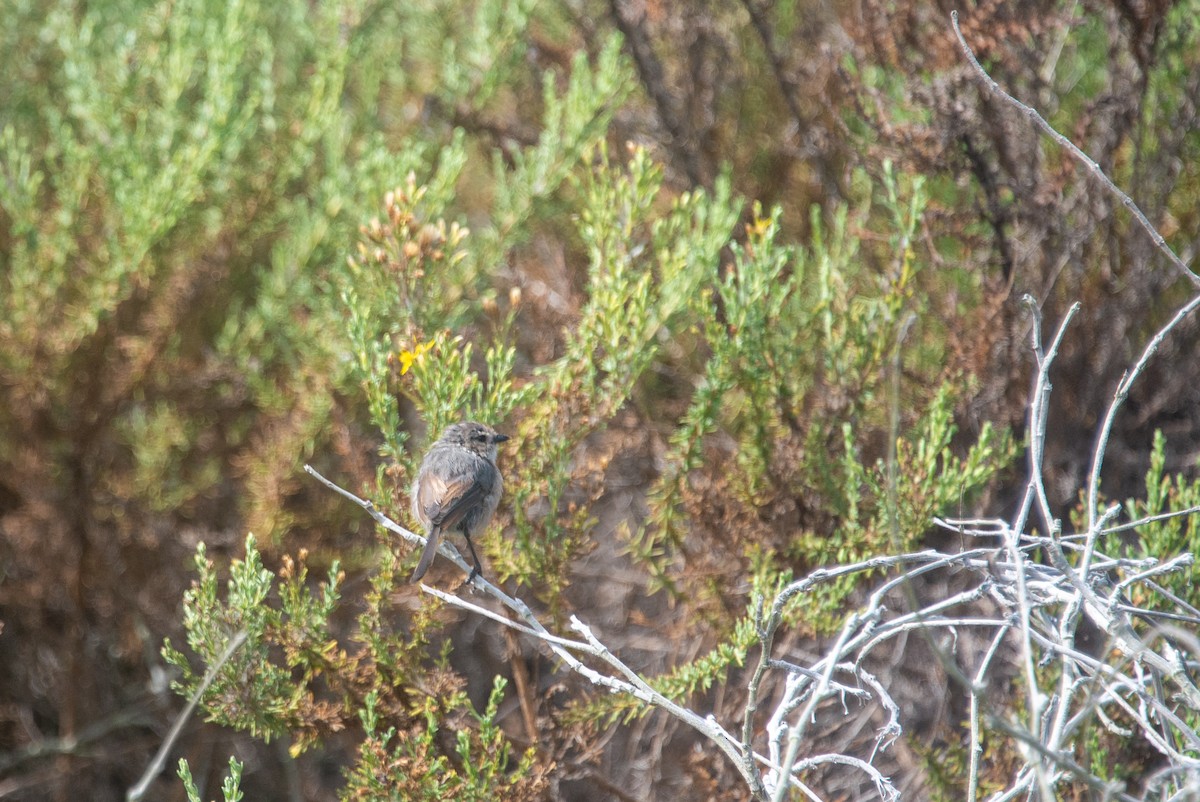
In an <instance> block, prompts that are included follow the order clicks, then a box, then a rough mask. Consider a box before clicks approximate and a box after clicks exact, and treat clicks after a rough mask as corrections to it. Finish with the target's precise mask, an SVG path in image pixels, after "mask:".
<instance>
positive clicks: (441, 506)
mask: <svg viewBox="0 0 1200 802" xmlns="http://www.w3.org/2000/svg"><path fill="white" fill-rule="evenodd" d="M495 470H496V469H495V468H493V467H492V466H491V464H490V463H488V462H487V461H482V464H481V465H480V466H478V469H477V472H476V473H474V474H465V473H464V474H458V475H457V476H453V477H451V478H449V479H447V480H440V479H434V480H433V481H427V482H426V483H425V485H424V486H423V487H422V488H421V490H422V492H421V493H420V498H419V499H418V501H419V503H420V504H421V508H422V509H423V510H424V511H425V514H426V515H428V516H429V525H430V527H437V528H438V529H441V530H442V531H454V530H455V529H457V528H458V525H459V524H461V523H462V520H463V517H464V516H466V514H467V513H468V512H470V511H471V510H473V509H475V508H476V507H477V505H478V504H480V503H481V502H482V501H483V499H484V497H485V496H487V493H488V488H490V487H491V486H492V484H493V480H492V473H494V472H495ZM430 478H431V479H433V477H430Z"/></svg>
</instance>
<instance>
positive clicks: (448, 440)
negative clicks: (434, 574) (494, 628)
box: [412, 422, 508, 582]
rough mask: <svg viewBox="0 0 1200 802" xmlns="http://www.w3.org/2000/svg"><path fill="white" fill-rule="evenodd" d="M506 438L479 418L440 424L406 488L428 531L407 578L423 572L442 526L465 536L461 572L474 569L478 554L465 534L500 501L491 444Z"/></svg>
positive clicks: (480, 525)
mask: <svg viewBox="0 0 1200 802" xmlns="http://www.w3.org/2000/svg"><path fill="white" fill-rule="evenodd" d="M507 439H508V435H506V434H497V433H496V430H495V429H493V428H492V427H491V426H487V425H485V424H482V423H474V422H468V423H455V424H452V425H451V426H448V427H446V430H445V431H444V432H442V436H441V438H440V439H439V440H438V441H437V442H436V443H434V444H433V447H432V448H430V449H429V453H428V454H426V455H425V459H424V460H422V462H421V470H420V471H419V472H418V473H417V479H416V481H415V482H413V488H412V510H413V515H415V516H417V519H418V520H419V521H420V522H421V524H422V526H424V527H425V531H426V533H427V535H428V537H429V540H428V542H426V544H425V551H423V552H421V561H420V562H418V563H417V570H415V571H413V575H412V581H413V582H416V581H417V580H418V579H420V578H421V577H423V576H425V572H426V571H428V570H429V566H430V564H431V563H432V562H433V555H434V554H436V553H437V547H438V542H439V541H440V540H441V539H442V533H443V532H461V533H462V534H463V536H464V537H466V539H467V548H468V549H470V550H471V559H473V560H474V561H475V567H474V568H472V569H471V574H470V575H469V576H468V577H467V582H470V581H471V580H472V579H474V578H475V577H476V576H478V575H479V556H478V555H477V554H475V546H474V545H473V544H472V543H471V536H472V535H476V534H479V533H480V532H482V531H483V530H484V529H486V528H487V525H488V522H489V521H491V520H492V515H493V513H495V512H496V505H498V504H499V503H500V494H501V493H503V492H504V483H503V482H502V481H501V479H500V469H499V468H497V467H496V446H497V445H499V444H500V443H503V442H504V441H505V440H507Z"/></svg>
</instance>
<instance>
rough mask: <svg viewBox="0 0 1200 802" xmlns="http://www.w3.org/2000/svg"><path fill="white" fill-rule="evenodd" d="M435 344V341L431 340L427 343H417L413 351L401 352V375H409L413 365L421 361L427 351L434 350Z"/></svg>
mask: <svg viewBox="0 0 1200 802" xmlns="http://www.w3.org/2000/svg"><path fill="white" fill-rule="evenodd" d="M433 343H434V341H433V340H430V341H429V342H427V343H417V344H416V345H415V346H414V347H413V349H412V350H411V351H401V352H400V375H401V376H403V375H404V374H405V373H408V371H409V369H410V368H412V366H413V364H414V363H416V362H417V361H418V360H420V359H421V357H422V356H424V355H425V352H426V351H428V350H429V349H430V348H433Z"/></svg>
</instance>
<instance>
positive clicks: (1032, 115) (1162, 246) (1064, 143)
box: [950, 11, 1200, 287]
mask: <svg viewBox="0 0 1200 802" xmlns="http://www.w3.org/2000/svg"><path fill="white" fill-rule="evenodd" d="M950 22H951V24H952V25H953V26H954V35H955V36H957V37H958V44H959V47H961V48H962V51H963V54H964V55H966V57H967V61H969V62H970V63H971V67H973V68H974V70H975V74H976V75H978V76H979V79H980V80H981V81H983V83H984V84H985V85H986V86H987V88H988V89H990V90H991V91H992V93H993V94H995V95H998V96H999V97H1001V98H1003V99H1004V100H1005V101H1007V102H1008V103H1010V104H1012V105H1013V107H1014V108H1016V109H1018V110H1019V111H1020V112H1021V113H1022V114H1024V115H1025V116H1026V117H1027V118H1028V119H1029V120H1030V121H1031V122H1033V124H1034V125H1036V126H1037V127H1038V128H1040V129H1042V131H1044V132H1045V133H1046V135H1047V136H1049V137H1050V138H1051V139H1053V140H1054V141H1055V142H1057V143H1058V144H1059V145H1060V146H1061V147H1063V148H1065V149H1066V150H1067V152H1069V153H1070V154H1071V155H1072V156H1074V157H1075V158H1076V160H1078V161H1079V162H1080V163H1082V164H1083V165H1084V166H1085V167H1087V169H1088V171H1089V172H1090V173H1091V174H1092V176H1093V177H1095V178H1096V180H1098V181H1099V182H1100V183H1101V184H1103V185H1104V188H1105V189H1107V190H1108V191H1109V192H1110V193H1111V194H1112V195H1113V197H1115V198H1116V199H1117V200H1119V201H1120V202H1121V204H1122V205H1123V206H1124V207H1125V208H1126V209H1128V210H1129V211H1130V213H1131V214H1132V215H1133V216H1134V219H1136V220H1137V221H1138V224H1139V225H1140V226H1141V227H1142V228H1143V229H1145V231H1146V233H1147V234H1149V235H1150V239H1151V240H1153V241H1154V244H1155V245H1156V246H1158V249H1159V250H1160V251H1162V252H1163V253H1164V254H1165V255H1166V256H1167V258H1168V259H1170V260H1171V264H1172V265H1174V266H1175V269H1176V270H1178V271H1179V274H1180V275H1181V276H1184V277H1185V278H1187V279H1188V280H1189V281H1191V282H1192V284H1194V285H1195V286H1197V287H1200V275H1197V274H1196V273H1194V272H1192V270H1191V268H1189V267H1188V266H1187V265H1186V264H1184V261H1183V260H1182V259H1180V258H1179V257H1178V256H1177V255H1176V254H1175V251H1173V250H1171V246H1169V245H1167V241H1166V239H1164V238H1163V235H1162V234H1160V233H1159V232H1158V229H1156V228H1155V227H1154V225H1153V224H1152V223H1151V222H1150V220H1149V218H1147V217H1146V215H1145V213H1143V212H1142V210H1141V209H1139V208H1138V205H1137V204H1136V203H1134V202H1133V198H1131V197H1129V196H1128V195H1126V194H1125V193H1124V192H1123V191H1122V190H1121V189H1120V187H1118V186H1117V185H1116V184H1114V183H1113V180H1112V179H1111V178H1109V177H1108V176H1107V175H1105V173H1104V170H1103V169H1101V167H1100V165H1099V164H1097V163H1096V161H1095V160H1094V159H1093V158H1092V157H1091V156H1088V155H1087V154H1086V153H1084V152H1083V151H1082V150H1080V149H1079V146H1077V145H1076V144H1075V143H1074V142H1072V141H1071V140H1069V139H1067V138H1066V137H1065V136H1063V135H1062V134H1060V133H1059V132H1058V131H1056V130H1054V127H1053V126H1052V125H1050V123H1048V122H1046V120H1045V119H1044V118H1043V117H1042V115H1040V114H1038V112H1037V110H1036V109H1034V108H1032V107H1030V106H1026V105H1025V104H1024V103H1022V102H1021V101H1019V100H1017V99H1016V98H1015V97H1013V96H1012V95H1010V94H1009V93H1008V92H1005V91H1004V90H1003V89H1001V88H1000V84H998V83H996V81H995V80H994V79H993V78H992V76H990V75H988V74H987V71H986V70H984V69H983V67H982V66H980V64H979V60H978V59H976V58H975V53H974V52H973V51H972V50H971V47H970V45H968V44H967V40H966V39H964V38H963V35H962V30H961V29H960V28H959V27H958V12H957V11H951V12H950Z"/></svg>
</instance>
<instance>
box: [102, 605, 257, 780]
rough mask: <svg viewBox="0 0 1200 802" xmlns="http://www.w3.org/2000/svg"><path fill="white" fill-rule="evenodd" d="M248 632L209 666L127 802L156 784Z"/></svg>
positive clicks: (242, 631)
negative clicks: (181, 735)
mask: <svg viewBox="0 0 1200 802" xmlns="http://www.w3.org/2000/svg"><path fill="white" fill-rule="evenodd" d="M246 637H247V633H246V630H244V629H243V630H240V631H239V632H238V633H237V634H236V635H234V636H233V638H231V639H230V641H229V645H228V646H226V647H225V651H224V652H223V653H222V654H221V656H220V658H218V660H217V662H215V663H213V664H212V665H211V666H209V669H208V671H207V672H205V674H204V679H203V680H202V681H201V682H200V686H199V687H198V688H196V691H195V692H194V693H193V694H192V698H191V699H189V700H188V703H187V707H185V708H183V711H182V712H181V713H180V714H179V715H178V716H177V717H176V718H175V723H174V724H172V725H171V731H170V732H168V733H167V737H166V738H165V739H164V740H163V742H162V746H160V747H158V753H157V754H156V755H155V756H154V760H151V761H150V765H149V766H147V767H146V771H145V773H144V774H142V779H140V780H138V783H137V785H135V786H133V787H132V788H130V789H129V791H128V792H127V793H126V794H125V799H126V802H138V800H140V799H141V798H142V797H144V796H145V795H146V789H148V788H149V787H150V783H152V782H154V778H155V777H157V776H158V775H159V774H160V773H161V772H162V770H163V766H164V765H165V764H166V762H167V755H169V754H170V753H171V749H172V748H174V746H175V741H176V740H178V739H179V733H181V732H183V725H185V724H187V722H188V719H190V718H191V717H192V712H193V711H195V709H196V705H197V704H199V703H200V697H201V696H203V695H204V692H205V691H207V690H208V686H209V685H212V683H213V680H214V679H216V678H217V672H218V671H220V670H221V668H222V666H224V665H225V664H226V663H228V662H229V659H230V658H231V657H233V655H234V653H235V652H237V650H238V649H240V648H242V644H243V643H245V642H246Z"/></svg>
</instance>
